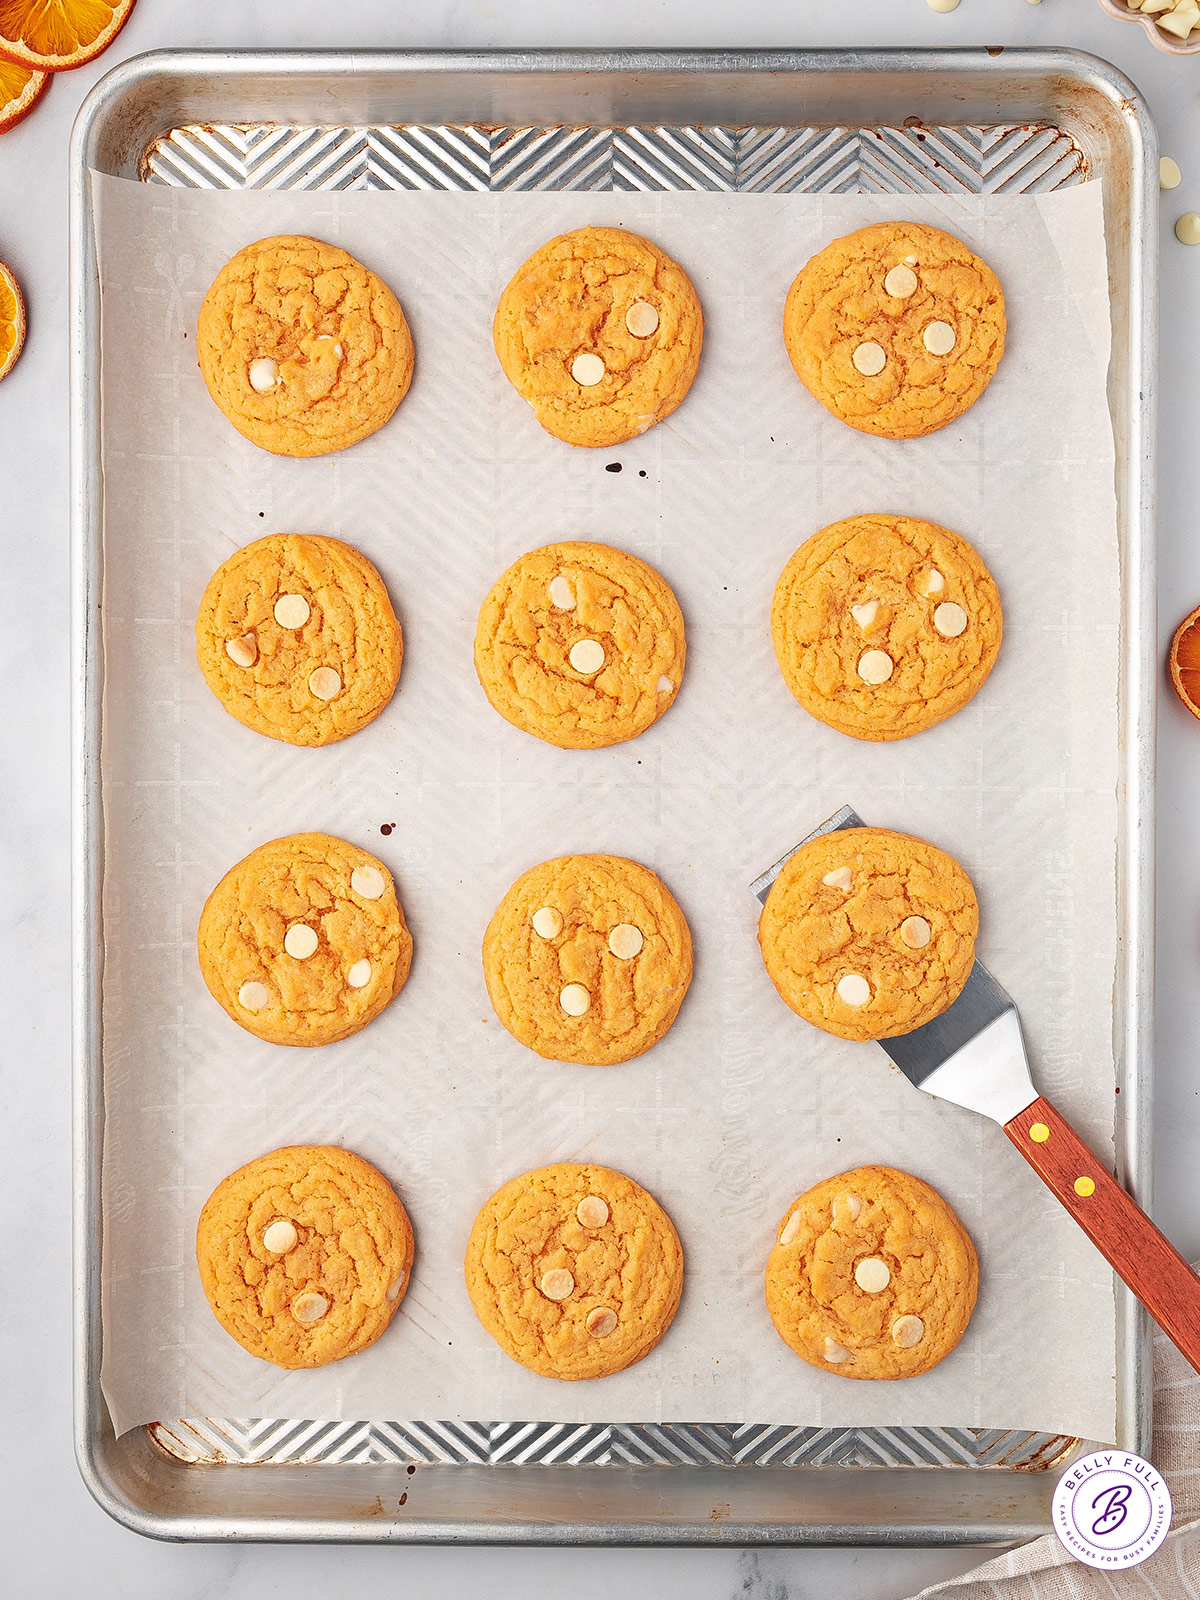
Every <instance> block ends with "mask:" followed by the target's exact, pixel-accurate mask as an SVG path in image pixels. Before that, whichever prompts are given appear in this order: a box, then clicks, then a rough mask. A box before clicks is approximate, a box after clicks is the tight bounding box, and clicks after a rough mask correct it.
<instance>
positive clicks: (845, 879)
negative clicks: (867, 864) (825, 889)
mask: <svg viewBox="0 0 1200 1600" xmlns="http://www.w3.org/2000/svg"><path fill="white" fill-rule="evenodd" d="M821 882H822V883H827V884H828V885H829V887H830V888H831V889H849V887H850V885H851V884H852V883H853V882H854V874H853V873H852V872H851V871H850V868H849V867H834V869H833V871H832V872H827V873H826V874H825V876H824V877H823V878H822V879H821Z"/></svg>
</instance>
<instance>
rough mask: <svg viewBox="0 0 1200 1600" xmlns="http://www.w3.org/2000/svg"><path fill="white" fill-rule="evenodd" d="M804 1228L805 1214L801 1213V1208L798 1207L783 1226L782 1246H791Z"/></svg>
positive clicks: (780, 1238)
mask: <svg viewBox="0 0 1200 1600" xmlns="http://www.w3.org/2000/svg"><path fill="white" fill-rule="evenodd" d="M803 1226H804V1213H803V1212H802V1211H801V1209H800V1207H799V1206H797V1207H796V1209H795V1211H793V1212H792V1214H791V1216H790V1217H789V1218H788V1219H787V1221H786V1222H785V1223H784V1225H783V1231H782V1232H781V1233H780V1235H779V1242H780V1244H791V1242H792V1240H793V1239H794V1238H795V1237H796V1235H797V1234H798V1233H799V1232H800V1229H801V1228H802V1227H803Z"/></svg>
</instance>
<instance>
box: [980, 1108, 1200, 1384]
mask: <svg viewBox="0 0 1200 1600" xmlns="http://www.w3.org/2000/svg"><path fill="white" fill-rule="evenodd" d="M1004 1131H1005V1133H1006V1134H1007V1135H1008V1137H1009V1138H1010V1139H1011V1140H1012V1142H1013V1143H1014V1144H1015V1145H1016V1147H1017V1149H1018V1150H1019V1151H1020V1152H1021V1154H1022V1155H1023V1156H1024V1157H1025V1159H1026V1161H1028V1163H1029V1165H1030V1166H1031V1167H1032V1168H1033V1170H1034V1171H1035V1172H1036V1173H1037V1175H1038V1177H1039V1178H1041V1179H1042V1181H1043V1182H1044V1183H1045V1184H1046V1187H1047V1188H1049V1189H1051V1190H1052V1191H1053V1192H1054V1194H1055V1195H1057V1196H1058V1198H1059V1199H1060V1200H1061V1201H1062V1203H1063V1205H1064V1206H1066V1208H1067V1210H1068V1211H1069V1212H1070V1213H1071V1215H1072V1216H1073V1217H1074V1218H1075V1221H1076V1222H1077V1223H1078V1224H1079V1226H1080V1227H1081V1228H1082V1229H1083V1231H1084V1233H1086V1234H1087V1236H1088V1238H1089V1239H1090V1240H1091V1241H1092V1243H1093V1244H1094V1245H1095V1246H1096V1248H1097V1249H1098V1250H1099V1251H1100V1253H1101V1255H1103V1256H1104V1257H1105V1258H1106V1259H1107V1260H1108V1262H1109V1264H1110V1266H1111V1267H1112V1268H1113V1270H1114V1272H1116V1273H1118V1274H1119V1275H1120V1276H1121V1277H1122V1278H1124V1280H1125V1282H1126V1283H1127V1284H1128V1285H1129V1287H1130V1288H1131V1289H1132V1290H1133V1292H1134V1294H1135V1295H1137V1297H1138V1299H1139V1300H1140V1301H1141V1302H1142V1304H1143V1305H1144V1306H1145V1308H1146V1310H1147V1311H1148V1312H1149V1313H1150V1315H1151V1316H1152V1317H1153V1318H1154V1320H1155V1322H1157V1323H1158V1325H1159V1327H1160V1328H1161V1329H1162V1330H1163V1332H1164V1333H1165V1334H1167V1335H1168V1337H1169V1338H1171V1339H1173V1340H1174V1341H1175V1343H1176V1344H1177V1345H1178V1346H1179V1348H1180V1350H1182V1351H1183V1353H1184V1355H1185V1356H1186V1357H1187V1359H1188V1360H1189V1361H1190V1362H1191V1364H1192V1365H1193V1367H1195V1368H1196V1370H1197V1371H1198V1372H1200V1277H1197V1275H1196V1274H1195V1273H1194V1272H1193V1271H1192V1269H1191V1267H1189V1266H1188V1264H1187V1262H1186V1261H1185V1260H1184V1259H1183V1257H1182V1256H1181V1255H1180V1254H1179V1251H1178V1250H1176V1248H1175V1246H1174V1245H1173V1244H1171V1243H1170V1242H1169V1241H1168V1240H1167V1239H1166V1238H1164V1236H1163V1235H1162V1234H1161V1233H1160V1232H1159V1231H1158V1229H1157V1228H1156V1227H1155V1226H1154V1224H1153V1223H1152V1222H1151V1221H1150V1218H1149V1217H1148V1216H1147V1215H1146V1213H1145V1212H1144V1211H1143V1210H1142V1208H1141V1206H1139V1205H1138V1204H1137V1202H1136V1201H1135V1200H1133V1199H1132V1198H1131V1197H1130V1196H1129V1195H1128V1194H1127V1193H1126V1192H1125V1190H1124V1189H1122V1187H1121V1185H1120V1184H1119V1183H1118V1182H1117V1180H1116V1179H1115V1178H1114V1177H1113V1175H1112V1173H1111V1172H1109V1170H1108V1168H1107V1167H1106V1166H1105V1165H1104V1163H1103V1161H1101V1160H1100V1159H1099V1157H1097V1156H1094V1155H1093V1154H1092V1152H1091V1151H1090V1150H1089V1149H1088V1147H1087V1145H1085V1144H1084V1142H1083V1140H1082V1139H1081V1138H1080V1137H1079V1135H1078V1134H1077V1133H1076V1132H1075V1130H1074V1128H1072V1126H1071V1124H1070V1123H1069V1122H1068V1121H1067V1120H1066V1118H1065V1117H1063V1116H1061V1115H1060V1114H1059V1112H1057V1111H1056V1110H1055V1109H1054V1107H1053V1106H1052V1105H1051V1104H1050V1102H1049V1100H1043V1099H1038V1100H1035V1101H1034V1102H1033V1104H1032V1105H1031V1106H1026V1107H1025V1110H1024V1111H1021V1112H1018V1113H1017V1115H1016V1116H1015V1117H1014V1118H1013V1119H1012V1121H1011V1122H1008V1123H1006V1124H1005V1126H1004Z"/></svg>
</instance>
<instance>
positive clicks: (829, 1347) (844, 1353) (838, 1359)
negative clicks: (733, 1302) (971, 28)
mask: <svg viewBox="0 0 1200 1600" xmlns="http://www.w3.org/2000/svg"><path fill="white" fill-rule="evenodd" d="M954 3H955V5H957V4H958V0H954ZM825 1359H826V1361H828V1363H829V1365H830V1366H831V1367H836V1366H839V1365H840V1364H841V1363H842V1362H843V1361H849V1359H850V1352H849V1350H847V1349H846V1346H845V1345H844V1344H839V1343H838V1342H837V1340H836V1339H826V1341H825Z"/></svg>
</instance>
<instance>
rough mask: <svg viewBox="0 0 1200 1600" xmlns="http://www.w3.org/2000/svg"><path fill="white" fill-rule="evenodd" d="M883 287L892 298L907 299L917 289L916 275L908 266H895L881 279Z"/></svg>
mask: <svg viewBox="0 0 1200 1600" xmlns="http://www.w3.org/2000/svg"><path fill="white" fill-rule="evenodd" d="M883 287H884V288H885V289H886V290H887V292H888V294H890V295H891V296H892V297H893V299H896V300H907V299H908V297H909V295H910V294H915V293H916V291H917V275H916V273H915V272H914V271H913V269H912V268H911V267H909V266H905V265H903V264H901V265H899V266H895V267H893V268H892V270H891V271H890V272H889V273H888V275H887V277H886V278H885V279H884V280H883Z"/></svg>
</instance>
